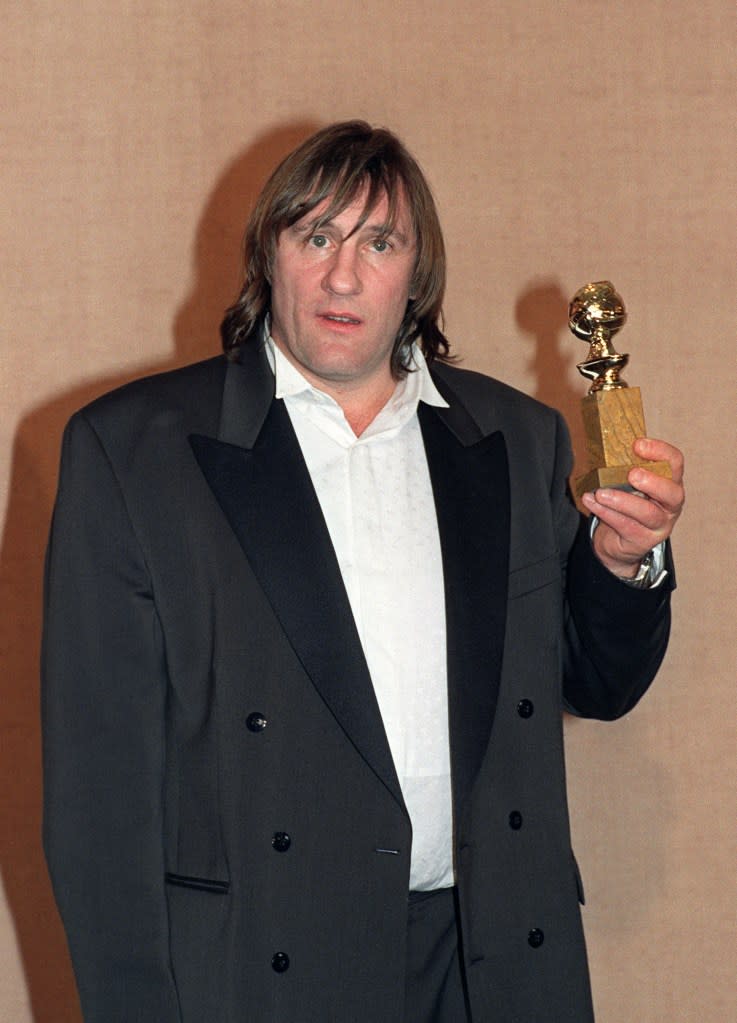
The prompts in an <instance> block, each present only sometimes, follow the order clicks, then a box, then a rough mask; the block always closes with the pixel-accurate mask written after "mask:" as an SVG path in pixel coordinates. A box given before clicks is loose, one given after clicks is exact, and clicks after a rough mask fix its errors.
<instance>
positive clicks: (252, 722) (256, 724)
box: [246, 710, 266, 732]
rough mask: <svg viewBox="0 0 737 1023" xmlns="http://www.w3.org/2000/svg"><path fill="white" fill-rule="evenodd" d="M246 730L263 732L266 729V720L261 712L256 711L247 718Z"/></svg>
mask: <svg viewBox="0 0 737 1023" xmlns="http://www.w3.org/2000/svg"><path fill="white" fill-rule="evenodd" d="M246 728H247V729H248V731H249V732H263V730H264V728H266V718H265V717H264V715H263V714H262V713H261V712H260V711H258V710H255V711H254V712H253V714H249V715H248V717H247V718H246Z"/></svg>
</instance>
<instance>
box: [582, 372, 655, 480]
mask: <svg viewBox="0 0 737 1023" xmlns="http://www.w3.org/2000/svg"><path fill="white" fill-rule="evenodd" d="M581 410H582V413H583V425H584V430H585V433H586V450H587V453H588V456H589V462H590V464H591V465H592V466H593V468H591V469H590V470H589V472H587V473H586V474H585V475H584V476H580V477H579V478H578V479H577V480H576V482H575V487H574V489H575V491H576V496H577V497H581V495H582V494H585V493H587V491H590V490H596V488H597V487H617V488H621V489H624V488H628V487H629V486H630V484H629V483H628V482H627V474H628V473H629V471H630V469H631V468H632V467H633V466H635V465H641V466H643V467H644V468H646V469H648V470H649V471H650V472H654V473H656V475H658V476H665V477H668V478H670V475H671V471H670V465H669V464H668V462H649V461H647V459H644V458H637V457H636V456H635V455H634V453H633V451H632V445H633V443H634V442H635V441H636V440H637V438H638V437H646V436H647V433H646V430H645V415H644V413H643V411H642V398H641V397H640V388H639V387H615V388H612V389H609V390H600V391H594V392H593V393H591V394H587V395H586V397H585V398H583V399H582V400H581Z"/></svg>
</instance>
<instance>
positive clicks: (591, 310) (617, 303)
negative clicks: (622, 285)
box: [568, 281, 671, 497]
mask: <svg viewBox="0 0 737 1023" xmlns="http://www.w3.org/2000/svg"><path fill="white" fill-rule="evenodd" d="M626 319H627V313H626V311H625V308H624V303H623V302H622V299H621V298H620V296H619V295H618V294H617V292H616V291H615V290H614V285H613V284H612V283H611V282H610V281H596V282H594V283H593V284H585V285H584V286H583V287H582V288H579V289H578V291H577V292H576V294H575V295H574V296H573V298H572V299H571V303H570V306H569V307H568V325H569V327H570V328H571V330H572V331H573V333H574V334H575V335H576V337H579V338H581V340H582V341H586V342H588V344H589V354H588V356H587V358H586V361H585V362H580V363H579V364H578V367H577V368H578V371H579V373H581V374H582V375H583V376H585V377H587V379H589V380H591V381H592V384H591V387H590V388H589V393H588V394H587V395H586V397H585V398H582V400H581V409H582V412H583V425H584V431H585V433H586V449H587V452H588V456H589V461H590V464H591V469H590V470H589V472H587V473H586V475H585V476H581V477H579V478H578V479H577V480H576V483H575V491H576V495H577V496H578V497H580V496H581V494H585V493H586V492H587V491H589V490H596V488H597V487H618V488H620V489H632V488H631V487H630V484H629V483H628V482H627V474H628V473H629V471H630V469H631V468H632V467H633V466H634V465H642V466H644V467H645V468H646V469H649V470H650V472H654V473H657V475H658V476H668V477H669V476H670V475H671V472H670V466H669V464H668V463H667V462H649V461H647V460H646V459H639V458H637V456H636V455H635V453H634V451H633V450H632V444H633V443H634V441H635V440H636V439H637V438H638V437H645V436H647V434H646V432H645V416H644V413H643V411H642V399H641V398H640V388H639V387H629V386H628V385H627V384H626V383H625V382H624V380H621V379H620V376H619V374H620V373H621V371H622V370H623V369H624V367H625V366H626V365H627V362H628V361H629V355H620V354H619V353H618V352H616V351H615V350H614V346H613V345H612V337H613V336H614V335H615V334H616V333H617V331H618V330H620V329H621V328H622V327H623V326H624V323H625V321H626Z"/></svg>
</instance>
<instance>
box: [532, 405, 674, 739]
mask: <svg viewBox="0 0 737 1023" xmlns="http://www.w3.org/2000/svg"><path fill="white" fill-rule="evenodd" d="M571 462H572V455H571V451H570V441H569V439H568V431H567V429H566V427H565V424H564V423H563V422H562V420H561V421H560V422H559V429H558V443H557V457H556V469H555V472H554V473H553V486H552V493H551V498H552V502H553V507H554V509H555V515H556V524H557V530H558V535H559V537H560V540H559V544H560V549H561V556H562V560H563V571H564V578H565V603H564V614H565V623H564V629H565V643H564V660H563V699H564V703H565V706H566V709H567V710H569V711H570V712H571V713H573V714H577V715H580V716H582V717H593V718H600V719H602V720H612V719H614V718H618V717H621V716H622V715H623V714H626V713H627V711H629V710H631V709H632V707H634V706H635V704H636V703H637V701H638V700H639V699H640V697H641V696H642V695H643V693H644V692H645V691H646V690H647V688H648V686H649V685H650V683H651V682H652V680H653V679H654V678H655V674H656V672H657V670H658V668H659V667H660V664H661V662H662V659H663V656H664V655H665V651H666V647H667V645H668V636H669V633H670V594H671V590H672V589H673V588H674V585H675V576H674V571H673V563H672V559H671V555H670V545H668V548H667V552H666V567H667V569H668V575H667V577H666V579H665V580H664V581H663V583H662V584H661V585H660V586H658V587H656V588H655V589H650V590H638V589H635V588H633V587H631V586H628V585H627V584H626V583H625V582H622V580H620V579H617V578H616V577H615V576H614V575H612V573H611V572H609V571H608V570H607V569H606V568H605V567H604V566H603V565H602V564H601V562H600V561H599V559H598V558H597V557H596V555H595V554H594V551H593V548H592V545H591V541H590V538H589V523H588V519H586V518H584V517H583V516H582V515H579V514H578V512H576V511H575V509H574V507H573V501H572V498H571V496H570V493H569V488H568V486H567V483H566V481H567V478H568V475H569V473H570V471H571Z"/></svg>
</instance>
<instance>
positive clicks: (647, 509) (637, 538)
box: [582, 489, 674, 550]
mask: <svg viewBox="0 0 737 1023" xmlns="http://www.w3.org/2000/svg"><path fill="white" fill-rule="evenodd" d="M582 502H583V504H584V505H585V507H586V508H587V509H588V510H589V511H590V512H591V513H592V514H594V515H596V516H597V517H598V518H599V519H600V521H601V522H605V523H606V524H607V525H608V526H611V528H612V529H613V530H615V532H617V533H618V534H619V535H620V536H622V537H623V538H625V539H627V540H630V541H634V542H637V543H638V544H639V543H646V544H647V545H648V546H646V547H645V550H649V549H650V547H652V546H653V544H654V543H659V542H660V540H662V539H664V537H665V535H667V534H668V532H669V529H670V525H671V523H672V522H673V519H674V517H673V516H672V515H671V514H670V513H669V512H668V511H666V510H665V509H663V508H661V507H660V505H659V504H658V503H657V502H655V501H649V500H647V499H646V498H644V497H639V496H638V495H637V494H633V493H631V492H629V491H626V490H609V489H601V490H597V491H595V492H594V493H593V494H584V496H583V498H582Z"/></svg>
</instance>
